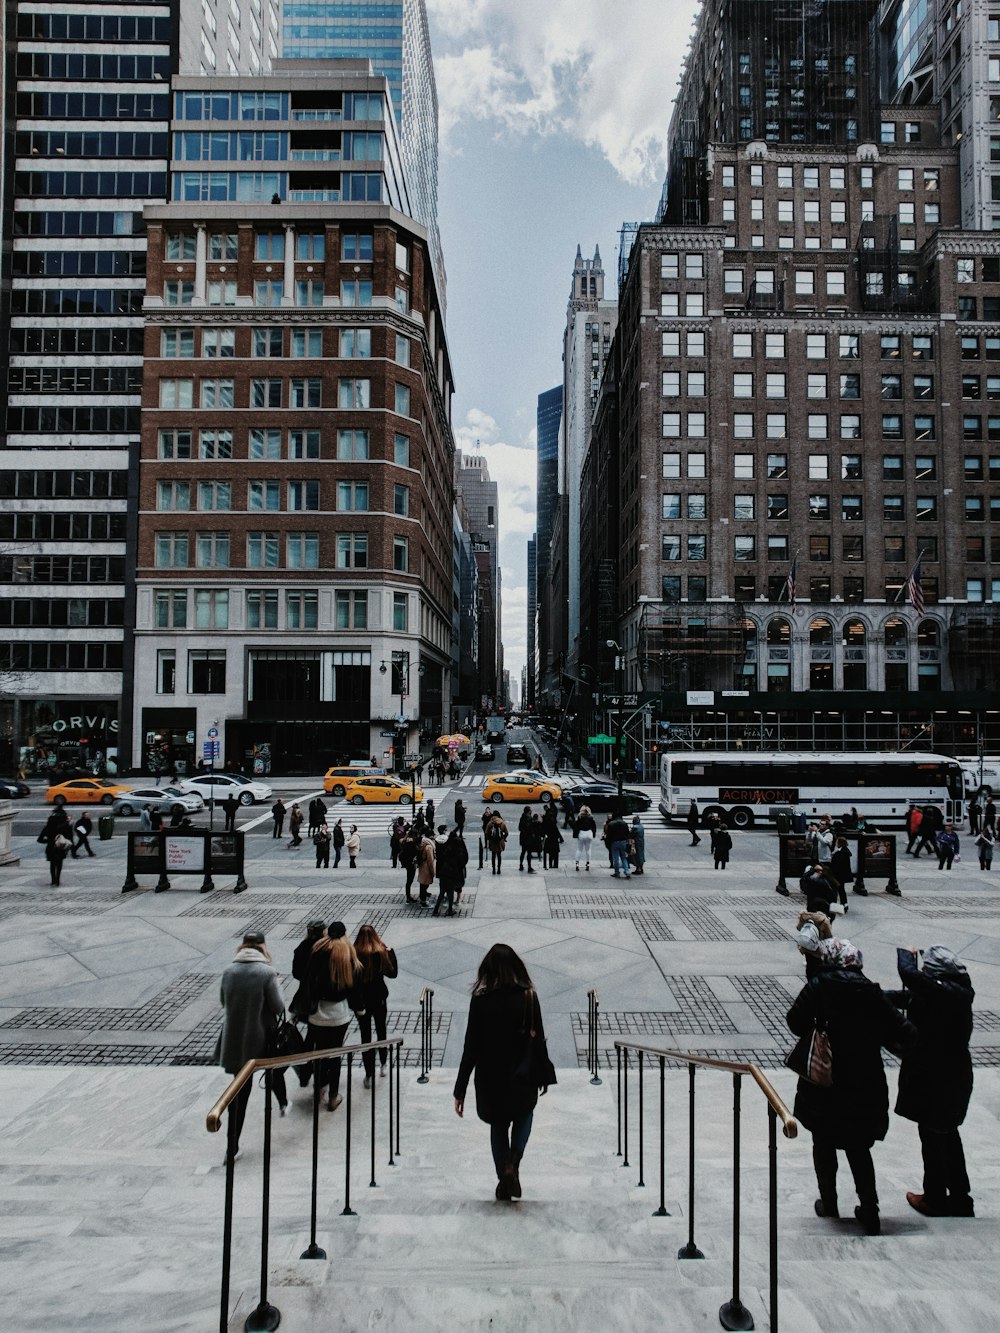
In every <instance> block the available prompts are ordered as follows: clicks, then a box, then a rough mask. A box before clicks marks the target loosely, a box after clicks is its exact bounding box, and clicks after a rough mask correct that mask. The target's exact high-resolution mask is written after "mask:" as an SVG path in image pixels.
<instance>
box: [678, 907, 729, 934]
mask: <svg viewBox="0 0 1000 1333" xmlns="http://www.w3.org/2000/svg"><path fill="white" fill-rule="evenodd" d="M670 911H671V912H673V913H674V914H675V915H676V916H677V917H678V919H679V920H680V921H682V922H683V923H684V925H685V926H687V928H688V930H689V931H690V932H691V934H692V935H693V936H694V938H695V939H696V940H711V941H714V942H719V941H724V940H731V939H733V938H734V937H733V932H732V931H731V930H730V929H729V927H728V926H727V925H725V924H724V923H723V922H722V921H720V920H719V918H718V917H717V916H716V915H715V913H714V912H713V911H712V910H711V908H708V907H703V906H702V905H701V904H700V903H695V902H691V901H690V900H687V899H685V900H683V901H681V900H676V901H674V902H672V903H671V904H670Z"/></svg>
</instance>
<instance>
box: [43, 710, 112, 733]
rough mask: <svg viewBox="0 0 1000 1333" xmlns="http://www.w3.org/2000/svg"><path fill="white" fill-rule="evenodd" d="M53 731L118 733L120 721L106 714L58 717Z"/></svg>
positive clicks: (53, 724)
mask: <svg viewBox="0 0 1000 1333" xmlns="http://www.w3.org/2000/svg"><path fill="white" fill-rule="evenodd" d="M52 730H53V731H117V730H118V719H117V718H116V717H111V718H109V717H108V716H107V715H106V714H105V713H80V714H74V716H72V717H57V718H56V719H55V721H54V722H53V723H52Z"/></svg>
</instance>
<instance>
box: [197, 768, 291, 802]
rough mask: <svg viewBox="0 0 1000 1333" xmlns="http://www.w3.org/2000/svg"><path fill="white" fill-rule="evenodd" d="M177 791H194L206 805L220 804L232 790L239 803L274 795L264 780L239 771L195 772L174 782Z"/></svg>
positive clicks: (261, 799) (264, 799) (266, 798)
mask: <svg viewBox="0 0 1000 1333" xmlns="http://www.w3.org/2000/svg"><path fill="white" fill-rule="evenodd" d="M174 785H175V786H176V787H177V789H178V790H179V791H188V792H196V793H197V794H198V795H199V796H200V797H201V798H202V800H203V801H204V802H205V804H206V805H208V804H209V803H212V804H215V805H221V804H222V802H223V801H224V800H225V799H226V797H227V796H228V795H229V793H230V792H232V793H233V794H234V795H235V797H236V799H237V800H238V801H239V803H240V805H253V803H254V802H255V801H266V800H268V799H269V798H270V797H271V796H273V795H274V793H273V791H272V790H271V788H270V787H269V786H268V785H267V783H266V782H261V781H260V780H259V779H257V778H253V779H251V778H245V777H243V775H242V774H241V773H197V774H195V776H194V777H192V778H185V779H184V781H183V782H178V783H175V784H174Z"/></svg>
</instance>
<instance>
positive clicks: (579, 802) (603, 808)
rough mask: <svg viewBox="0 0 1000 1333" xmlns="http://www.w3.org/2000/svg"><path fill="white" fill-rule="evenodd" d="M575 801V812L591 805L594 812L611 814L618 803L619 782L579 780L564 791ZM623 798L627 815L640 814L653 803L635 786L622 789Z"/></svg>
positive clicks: (624, 812) (624, 811)
mask: <svg viewBox="0 0 1000 1333" xmlns="http://www.w3.org/2000/svg"><path fill="white" fill-rule="evenodd" d="M564 795H566V796H568V797H569V798H570V799H571V800H572V802H573V811H574V813H575V812H576V811H577V810H579V809H580V807H581V806H584V805H589V806H590V808H591V810H592V811H593V812H594V814H595V815H596V814H610V813H611V812H612V811H613V810H614V808H615V806H616V805H617V803H618V784H617V783H616V782H579V783H577V785H576V786H575V787H568V788H567V789H566V791H565V793H564ZM622 800H623V802H624V805H625V809H624V810H623V811H622V813H623V814H626V815H634V814H638V813H640V812H641V811H643V810H648V809H649V807H650V806H651V805H652V804H653V801H652V798H651V797H649V796H647V795H646V793H645V792H644V791H638V790H637V789H636V788H635V787H625V788H623V790H622Z"/></svg>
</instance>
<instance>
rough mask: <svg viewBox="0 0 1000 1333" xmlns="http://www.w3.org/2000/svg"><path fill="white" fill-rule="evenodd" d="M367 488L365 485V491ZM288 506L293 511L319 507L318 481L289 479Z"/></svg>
mask: <svg viewBox="0 0 1000 1333" xmlns="http://www.w3.org/2000/svg"><path fill="white" fill-rule="evenodd" d="M367 489H368V488H367V486H366V487H365V491H366V492H367ZM288 508H289V509H290V510H292V511H293V512H294V511H295V510H301V509H319V482H318V481H290V482H289V483H288Z"/></svg>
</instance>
